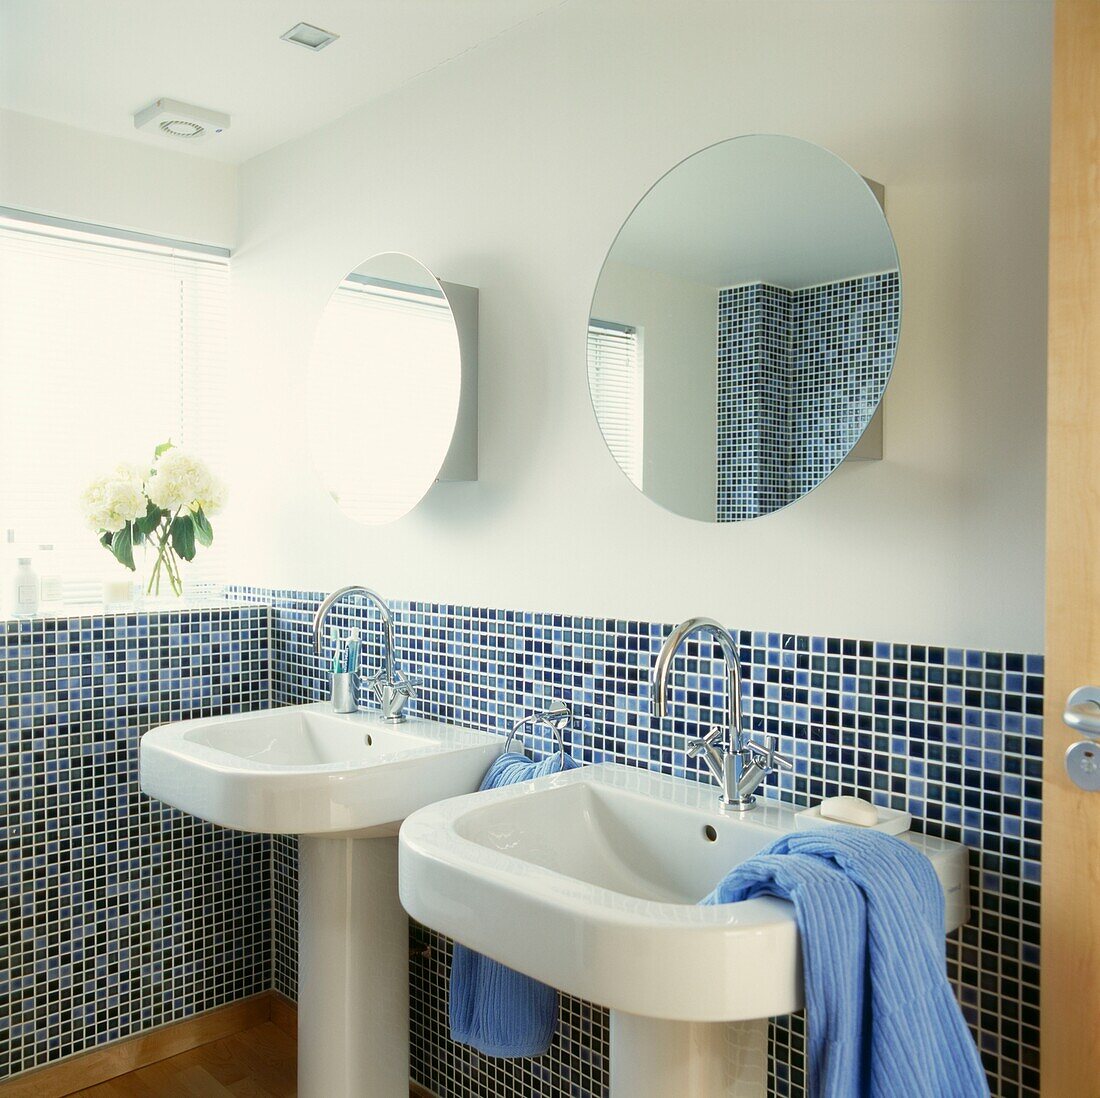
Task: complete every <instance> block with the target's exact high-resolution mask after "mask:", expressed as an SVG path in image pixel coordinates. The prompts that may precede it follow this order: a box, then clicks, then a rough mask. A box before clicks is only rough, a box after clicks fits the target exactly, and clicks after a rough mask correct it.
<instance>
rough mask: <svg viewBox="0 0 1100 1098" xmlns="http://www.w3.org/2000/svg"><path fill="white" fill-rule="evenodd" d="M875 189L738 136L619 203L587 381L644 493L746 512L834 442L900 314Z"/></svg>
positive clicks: (890, 355) (828, 161) (816, 480)
mask: <svg viewBox="0 0 1100 1098" xmlns="http://www.w3.org/2000/svg"><path fill="white" fill-rule="evenodd" d="M880 196H881V192H880V194H879V195H876V193H875V190H873V189H872V185H871V184H869V183H868V181H866V180H864V179H863V178H861V176H860V175H859V174H858V173H857V172H855V171H854V170H853V169H852V168H850V167H849V166H848V165H847V164H845V163H844V161H843V160H840V159H839V158H838V157H836V156H834V155H833V154H832V153H830V152H828V151H826V150H825V149H822V148H820V147H818V146H817V145H813V144H811V143H810V142H807V141H801V140H798V139H796V138H793V137H782V136H763V135H753V136H748V137H738V138H734V139H732V140H730V141H723V142H721V143H720V144H718V145H712V146H711V147H710V148H708V149H704V150H703V151H702V152H699V153H696V154H695V155H694V156H692V157H689V158H688V159H687V160H685V161H683V162H682V163H681V164H679V165H678V166H677V167H675V168H674V169H673V170H672V171H670V172H669V173H668V174H667V175H665V176H664V177H663V178H662V179H660V180H659V181H658V182H657V183H656V184H655V185H654V187H653V188H652V189H651V190H650V191H649V193H648V194H646V196H645V197H644V198H643V199H642V200H641V202H639V203H638V205H637V206H636V207H635V208H634V211H633V213H631V215H630V217H629V218H628V219H627V221H626V223H625V224H624V225H623V227H622V229H620V230H619V234H618V236H617V237H616V238H615V241H614V243H613V244H612V247H611V251H610V252H609V254H608V256H607V259H606V261H605V262H604V265H603V270H602V271H601V272H600V278H599V282H598V283H597V285H596V292H595V295H594V296H593V300H592V310H591V316H590V318H589V326H588V382H589V387H590V390H591V393H592V404H593V407H594V409H595V412H596V418H597V419H598V420H599V424H600V428H601V430H602V431H603V436H604V440H605V441H606V443H607V446H608V448H609V449H610V451H611V453H612V455H613V456H614V458H615V460H616V461H617V462H618V464H619V466H620V468H621V469H622V470H623V472H624V473H626V475H627V476H628V477H629V478H630V480H631V481H633V483H634V484H635V485H636V486H637V487H638V488H640V489H641V490H642V491H643V492H644V493H645V494H646V495H647V496H648V497H649V498H650V499H652V500H654V501H655V502H656V503H659V504H661V505H662V506H664V507H667V508H668V509H669V510H671V511H675V512H677V513H678V514H681V515H687V516H689V517H690V518H695V519H704V520H708V521H710V522H737V521H740V520H743V519H749V518H756V517H758V516H760V515H766V514H769V513H771V512H772V511H777V510H779V509H780V508H781V507H786V506H787V505H788V504H789V503H793V502H794V501H795V500H797V499H798V498H799V497H801V496H803V495H805V494H806V493H807V492H810V491H812V490H813V489H814V488H816V487H817V485H819V484H820V483H821V482H822V481H823V480H824V479H825V478H826V477H827V476H828V475H829V474H830V473H831V472H832V471H833V470H834V469H835V468H836V467H837V465H838V464H839V463H840V462H841V461H843V460H844V458H845V457H846V456H847V455H848V454H849V453H850V452H851V450H852V448H853V447H854V446H855V444H856V443H857V442H858V441H859V439H860V436H861V435H862V434H863V432H864V431H865V429H866V428H867V426H868V424H869V423H870V421H871V419H872V416H873V415H874V413H875V411H876V409H877V408H878V405H879V402H880V401H881V399H882V394H883V390H884V389H885V388H886V383H887V381H888V380H889V377H890V371H891V369H892V367H893V362H894V351H895V348H896V346H897V339H898V325H899V320H900V313H901V283H900V275H899V271H898V258H897V252H896V251H895V249H894V241H893V237H892V236H891V235H890V229H889V226H888V225H887V223H886V218H885V216H884V215H883V210H882V205H881V202H880Z"/></svg>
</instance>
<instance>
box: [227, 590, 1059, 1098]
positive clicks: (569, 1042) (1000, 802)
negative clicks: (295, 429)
mask: <svg viewBox="0 0 1100 1098" xmlns="http://www.w3.org/2000/svg"><path fill="white" fill-rule="evenodd" d="M232 594H233V596H234V597H237V598H240V599H243V600H246V601H254V602H262V603H268V604H270V605H271V606H272V607H273V610H272V614H273V617H272V650H271V658H272V676H273V689H274V693H275V698H276V701H277V702H278V703H294V702H302V701H314V700H317V699H318V698H320V697H322V696H323V693H324V690H325V675H324V660H323V659H319V658H317V657H315V656H314V655H313V654H312V650H311V646H310V639H309V625H310V621H311V619H312V615H313V613H314V611H315V610H316V608H317V606H318V604H319V602H320V599H321V597H322V596H321V593H320V592H296V591H269V590H260V589H253V588H238V589H234V591H233V592H232ZM393 605H394V609H395V615H396V636H397V645H398V656H399V659H400V661H401V662H402V664H403V666H405V667H406V668H410V669H414V670H415V671H416V673H418V674H420V675H423V676H424V677H425V678H426V680H427V686H426V688H425V689H424V690H423V692H422V696H421V698H420V700H419V701H417V702H415V703H413V705H412V707H411V710H410V711H411V712H412V713H413V714H414V715H415V714H417V713H419V714H421V715H424V716H430V717H434V718H436V719H439V720H443V721H448V722H451V723H455V724H461V725H466V726H469V727H476V728H483V729H489V730H495V731H498V732H501V733H503V732H506V731H507V728H508V727H509V724H510V723H511V722H512V721H513V720H514V719H516V718H517V717H519V716H520V715H522V714H523V713H525V712H527V711H528V710H530V709H531V708H533V707H535V706H537V705H540V704H543V703H545V701H546V700H547V699H548V698H549V697H551V696H558V697H561V698H563V699H564V700H565V701H567V702H568V703H570V705H571V706H572V707H573V709H574V712H575V713H576V715H577V720H576V725H577V727H576V729H575V731H574V732H573V734H572V750H573V752H574V754H575V755H576V756H578V757H579V758H581V759H583V760H584V761H585V762H601V761H605V760H616V761H620V762H625V763H628V764H631V765H637V766H644V767H647V768H650V769H654V770H659V771H662V772H664V773H670V774H687V775H688V776H690V777H693V778H698V779H699V780H704V781H706V780H709V779H707V778H706V776H705V775H704V774H703V772H702V769H701V767H700V766H699V765H697V764H696V763H695V762H693V761H689V760H687V759H686V758H685V755H684V741H685V738H686V736H687V735H689V734H694V733H695V731H696V729H697V728H698V726H699V725H701V724H709V723H711V722H712V721H715V720H718V719H720V717H721V714H722V711H723V706H724V701H723V690H724V685H725V677H724V671H723V668H722V665H721V663H720V662H718V661H715V660H714V659H713V656H714V652H713V649H712V646H711V644H710V642H706V641H704V642H696V643H694V644H692V645H690V646H689V648H688V650H687V651H686V654H685V657H686V658H684V659H683V660H682V661H681V664H682V670H681V672H680V679H679V681H678V683H677V685H678V686H679V688H680V689H681V690H682V691H683V704H681V705H680V706H679V707H678V708H677V710H676V712H675V713H674V715H672V716H671V717H670V718H669V719H666V720H663V721H655V720H654V719H653V718H652V716H651V714H650V695H649V676H650V668H651V667H652V665H653V662H654V659H655V658H656V655H657V651H658V649H659V647H660V644H661V641H662V639H663V637H664V636H665V635H666V633H667V632H668V630H669V625H667V624H655V623H647V622H637V621H615V620H607V619H602V618H585V617H578V616H571V615H564V614H545V613H527V612H521V611H512V610H497V609H482V608H472V607H461V606H451V605H437V604H429V603H420V602H397V603H394V604H393ZM336 624H338V625H339V626H341V627H344V628H349V627H351V626H353V625H354V626H357V627H359V628H361V629H362V630H363V636H364V638H365V656H364V658H365V660H366V664H367V666H371V665H372V664H375V663H377V661H378V659H379V657H380V652H379V648H378V639H379V628H378V621H377V615H376V613H375V611H373V610H369V609H365V608H363V607H360V606H357V605H354V604H352V603H348V604H347V605H346V606H345V607H344V609H343V610H342V611H341V614H340V616H339V617H338V618H337V619H336ZM731 624H736V623H731ZM735 635H737V636H738V639H739V641H740V645H741V658H742V661H743V663H744V667H745V677H746V687H745V699H744V700H745V711H746V714H747V718H748V721H749V723H750V724H751V726H752V728H753V729H755V730H756V731H758V732H760V733H774V734H777V735H778V736H779V737H780V746H781V750H783V751H784V752H785V753H787V754H788V755H790V756H791V757H793V758H794V760H795V764H796V766H795V771H794V773H793V774H790V775H781V776H773V777H772V778H771V779H769V784H770V787H771V788H770V789H769V790H768V792H769V793H770V794H771V795H773V796H777V797H780V798H782V799H784V800H787V801H789V802H792V803H796V804H807V803H811V802H814V801H817V800H820V799H821V798H822V797H826V796H831V795H834V794H839V793H860V794H862V795H864V796H871V797H872V798H873V799H874V800H875V801H876V802H877V803H879V804H883V805H888V806H890V807H894V808H902V809H907V810H908V811H910V812H912V813H913V816H914V826H915V827H916V828H917V829H918V830H922V831H926V832H928V833H931V834H935V835H941V836H944V837H946V838H949V839H952V840H955V841H960V842H963V843H965V844H966V845H967V846H969V847H970V848H971V850H972V851H973V854H972V880H971V904H972V908H973V912H972V916H971V920H970V923H969V924H968V925H967V926H966V927H964V928H963V929H961V930H960V931H958V932H956V933H955V934H953V935H952V936H951V937H950V939H949V943H948V964H949V971H950V975H951V977H952V979H953V981H954V982H955V984H956V987H957V989H958V992H959V997H960V1000H961V1002H962V1004H963V1009H964V1011H965V1013H966V1016H967V1019H968V1021H969V1023H970V1025H971V1027H972V1029H973V1031H974V1033H975V1038H976V1040H977V1042H978V1046H979V1048H980V1050H981V1054H982V1058H983V1061H984V1063H985V1065H986V1068H987V1070H988V1073H989V1078H990V1086H991V1089H992V1092H993V1094H994V1095H995V1096H999V1098H1017V1096H1037V1095H1038V1093H1039V1067H1038V1047H1039V1029H1038V1025H1039V1020H1038V1009H1039V1008H1038V1004H1039V970H1038V964H1039V954H1038V950H1039V854H1040V837H1041V836H1040V831H1041V799H1040V798H1041V780H1042V774H1041V760H1042V717H1041V712H1042V692H1043V660H1042V657H1041V656H1038V655H1024V654H1019V653H1002V652H981V651H965V650H960V649H953V648H938V647H928V646H924V645H906V644H891V643H882V642H870V641H856V640H846V639H839V638H831V637H808V636H800V635H791V634H780V633H758V632H749V631H745V630H743V631H741V632H740V633H739V634H735ZM363 704H364V705H369V704H370V699H369V698H367V697H366V696H364V698H363ZM295 860H296V854H295V849H294V843H293V841H292V840H277V841H275V842H274V844H273V873H274V895H275V905H276V916H275V922H276V926H275V938H276V959H275V980H276V986H277V987H278V988H279V990H281V991H283V992H284V993H285V994H288V995H294V993H295V990H296V981H297V975H296V965H295V952H296V946H295V937H296V927H295V924H294V910H295V901H294V894H295V880H294V870H295ZM413 933H414V938H415V941H416V943H417V949H416V950H415V951H414V955H413V958H412V961H411V968H410V981H411V986H412V1049H413V1052H412V1066H411V1070H412V1075H413V1078H414V1079H415V1080H416V1081H417V1082H419V1083H420V1084H422V1085H423V1086H425V1087H428V1088H429V1089H431V1090H432V1091H434V1092H435V1093H437V1094H439V1095H440V1096H441V1098H474V1096H479V1095H494V1096H496V1098H520V1096H521V1095H522V1096H525V1098H529V1096H531V1095H540V1096H546V1098H567V1096H568V1098H582V1096H594V1098H603V1095H605V1094H606V1091H607V1062H608V1061H607V1055H608V1052H607V1049H608V1037H607V1017H606V1012H605V1011H603V1010H602V1008H600V1007H598V1006H594V1005H592V1004H589V1003H584V1002H582V1001H580V1000H576V999H573V998H571V997H568V996H563V1004H562V1006H563V1009H562V1019H563V1022H562V1026H561V1030H560V1033H559V1035H558V1037H557V1038H556V1039H555V1042H554V1045H553V1047H552V1049H551V1051H550V1052H549V1053H548V1054H547V1055H546V1056H544V1057H540V1058H539V1059H536V1060H523V1061H494V1060H491V1059H488V1058H486V1057H483V1056H481V1055H480V1054H478V1053H475V1052H473V1051H471V1050H470V1049H468V1048H464V1047H461V1046H457V1045H455V1044H454V1043H453V1042H451V1040H450V1038H449V1035H448V1030H447V1011H446V1002H447V1000H446V994H447V982H448V972H449V957H450V952H449V950H450V945H449V943H448V942H447V941H446V940H445V939H443V938H442V937H441V936H440V935H437V934H435V933H433V932H431V931H427V930H425V929H423V928H415V927H414V928H413ZM770 1047H771V1057H770V1066H769V1076H770V1079H769V1082H770V1090H771V1093H772V1094H773V1095H777V1096H784V1098H786V1096H791V1098H794V1096H799V1095H802V1094H804V1093H805V1073H804V1060H803V1047H804V1019H803V1018H802V1017H801V1016H793V1017H791V1018H783V1019H777V1020H776V1021H775V1022H774V1023H773V1025H772V1027H771V1037H770Z"/></svg>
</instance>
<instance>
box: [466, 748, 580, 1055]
mask: <svg viewBox="0 0 1100 1098" xmlns="http://www.w3.org/2000/svg"><path fill="white" fill-rule="evenodd" d="M579 765H580V763H578V762H577V761H576V760H575V759H573V758H572V757H571V756H569V755H566V756H565V761H564V763H563V762H562V757H561V755H560V754H554V755H553V756H552V757H550V758H548V759H543V760H542V761H541V762H532V761H531V760H530V759H529V758H527V756H526V755H521V754H518V753H517V752H509V753H508V754H506V755H501V756H500V757H499V758H498V759H497V760H496V762H494V763H493V765H492V766H491V767H489V772H488V773H487V774H486V775H485V778H484V780H483V781H482V783H481V788H482V789H483V790H484V789H497V788H499V787H500V786H502V785H512V784H513V783H515V782H525V781H530V780H531V779H532V778H541V777H543V776H544V775H546V774H556V773H557V772H558V771H559V770H572V769H574V768H575V767H577V766H579ZM449 1012H450V1019H451V1036H452V1037H453V1038H454V1039H455V1040H456V1041H458V1042H459V1044H463V1045H472V1046H473V1047H474V1048H476V1049H478V1050H479V1051H480V1052H484V1053H485V1054H486V1055H488V1056H506V1057H512V1056H541V1055H542V1054H543V1053H544V1052H545V1051H546V1050H547V1049H548V1048H549V1047H550V1042H551V1041H552V1040H553V1037H554V1031H555V1030H556V1029H557V1028H558V993H557V991H556V990H555V989H554V988H552V987H547V986H546V984H540V983H539V982H538V981H537V980H532V979H531V977H530V976H524V975H523V974H522V973H519V972H514V971H513V970H512V969H510V968H505V966H504V965H502V964H498V963H497V962H496V961H491V960H489V958H488V957H482V956H481V954H479V953H474V952H473V950H470V949H467V948H466V947H465V946H463V945H458V944H457V943H456V945H455V948H454V959H453V960H452V962H451V995H450V1003H449Z"/></svg>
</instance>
